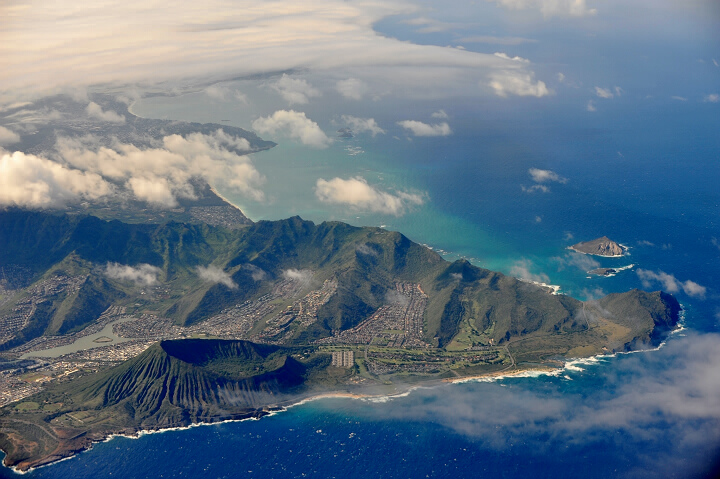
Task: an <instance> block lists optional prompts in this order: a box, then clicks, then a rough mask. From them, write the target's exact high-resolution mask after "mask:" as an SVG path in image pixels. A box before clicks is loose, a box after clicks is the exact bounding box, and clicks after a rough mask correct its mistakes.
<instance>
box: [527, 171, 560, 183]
mask: <svg viewBox="0 0 720 479" xmlns="http://www.w3.org/2000/svg"><path fill="white" fill-rule="evenodd" d="M528 174H529V175H530V177H531V178H532V180H533V181H534V182H535V183H547V182H555V183H567V182H568V179H567V178H563V177H562V176H560V175H558V174H557V173H555V172H554V171H552V170H541V169H539V168H530V169H529V170H528Z"/></svg>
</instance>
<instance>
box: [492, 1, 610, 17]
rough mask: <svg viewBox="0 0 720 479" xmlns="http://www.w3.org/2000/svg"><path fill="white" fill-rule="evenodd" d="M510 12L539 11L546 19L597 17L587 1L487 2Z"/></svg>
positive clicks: (595, 11)
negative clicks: (557, 17) (556, 17)
mask: <svg viewBox="0 0 720 479" xmlns="http://www.w3.org/2000/svg"><path fill="white" fill-rule="evenodd" d="M487 1H490V2H495V3H497V4H498V5H500V6H502V7H505V8H507V9H510V10H527V9H533V10H539V11H540V12H541V13H542V14H543V16H545V17H546V18H549V17H555V16H564V17H584V16H587V15H595V14H596V13H597V10H596V9H594V8H588V6H587V3H586V1H585V0H487Z"/></svg>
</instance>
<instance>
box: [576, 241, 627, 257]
mask: <svg viewBox="0 0 720 479" xmlns="http://www.w3.org/2000/svg"><path fill="white" fill-rule="evenodd" d="M570 249H571V250H573V251H576V252H578V253H584V254H592V255H596V256H608V257H612V258H616V257H620V256H624V255H625V252H626V248H625V247H623V246H622V245H620V244H618V243H616V242H615V241H613V240H611V239H610V238H608V237H607V236H603V237H601V238H597V239H594V240H592V241H584V242H581V243H577V244H574V245H572V246H570Z"/></svg>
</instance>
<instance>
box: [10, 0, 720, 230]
mask: <svg viewBox="0 0 720 479" xmlns="http://www.w3.org/2000/svg"><path fill="white" fill-rule="evenodd" d="M0 16H1V17H2V18H3V19H4V20H3V22H2V23H0V39H2V41H1V42H0V57H2V58H3V68H2V70H0V113H4V114H5V115H6V116H7V117H8V118H10V119H11V120H12V121H11V122H10V123H9V124H8V123H7V122H6V123H5V126H0V148H4V150H3V156H2V160H1V162H0V171H2V172H3V177H4V181H3V180H0V181H2V182H3V184H2V186H3V188H2V189H3V190H4V192H3V193H0V204H4V205H13V204H15V205H24V206H31V207H54V206H58V207H61V206H63V205H65V204H67V203H68V202H73V201H80V200H83V199H89V200H95V199H98V198H102V197H105V196H107V195H112V194H119V193H120V189H122V190H128V191H130V192H131V193H132V195H134V197H135V198H136V199H139V200H142V201H147V202H148V203H149V204H151V205H153V206H155V207H161V208H163V207H173V206H175V205H176V204H177V200H178V198H183V197H192V196H193V191H192V187H191V186H190V184H189V178H191V177H193V176H202V177H204V178H206V179H207V180H208V181H210V182H213V181H214V182H221V181H223V180H225V179H227V178H233V180H232V181H229V182H228V183H229V184H227V185H225V186H227V187H230V188H232V189H234V190H236V191H237V192H238V193H239V194H240V195H242V196H243V197H245V198H247V199H249V200H252V201H256V202H263V201H267V197H266V195H265V193H264V190H263V187H264V185H266V184H267V181H268V179H267V178H265V177H264V176H263V175H262V174H261V173H259V172H258V170H257V168H256V167H255V166H254V164H253V162H252V160H251V159H250V158H248V157H247V156H246V155H243V154H242V151H239V150H238V148H236V147H235V146H233V145H232V144H231V143H232V142H233V141H235V139H228V138H224V139H219V138H209V137H205V136H203V135H199V136H196V137H194V138H192V139H182V138H170V137H168V138H164V139H163V140H162V142H158V144H157V145H156V147H155V148H147V149H142V148H138V147H136V146H134V145H128V144H122V142H117V144H115V145H113V146H112V147H111V148H109V149H108V148H104V149H102V148H100V147H98V146H97V143H98V141H97V140H93V139H92V138H91V137H88V138H85V139H81V140H78V139H74V140H69V139H62V138H61V139H59V140H58V144H57V145H56V148H55V151H53V152H49V153H48V154H46V155H43V157H37V156H34V155H26V154H24V153H23V152H22V151H19V152H18V151H15V150H14V149H13V145H14V144H18V143H20V142H21V136H22V134H23V133H31V132H32V131H34V130H37V128H38V125H39V124H41V123H43V122H48V121H52V120H53V119H58V118H60V117H61V116H62V115H61V114H60V113H59V112H56V111H51V110H35V109H33V107H32V105H33V104H32V102H34V101H37V100H38V99H41V98H43V97H45V96H48V95H55V94H68V95H71V96H72V97H73V98H75V99H77V100H78V101H80V102H83V104H85V103H87V106H86V108H85V112H84V114H85V115H87V118H88V119H89V120H93V121H97V122H100V123H101V124H109V125H112V124H123V123H124V122H125V118H124V116H122V115H121V114H119V113H117V112H115V111H112V110H109V109H103V107H101V106H100V105H98V104H97V103H95V102H94V101H92V99H91V98H90V96H89V95H91V94H92V93H94V92H110V93H112V94H114V95H115V96H116V98H117V99H119V100H121V101H124V102H126V103H131V102H132V101H133V100H135V99H137V98H140V97H143V96H147V95H150V94H170V95H177V94H183V93H188V92H198V91H200V92H203V93H204V94H205V95H206V96H207V98H208V100H209V101H222V102H226V103H232V104H235V105H236V106H237V107H238V109H246V110H248V111H249V112H252V113H251V115H252V119H251V120H250V121H249V122H248V123H249V126H250V127H251V128H252V129H253V130H254V131H255V132H257V133H258V134H260V135H261V136H263V137H267V138H269V139H275V140H276V141H277V140H282V141H291V142H294V143H297V144H299V145H302V146H306V147H309V148H315V149H324V148H327V147H328V146H329V145H330V144H332V142H333V138H332V135H331V134H330V133H329V132H327V131H324V130H323V128H322V127H321V126H320V124H322V121H321V120H326V119H327V118H328V117H330V116H334V118H335V119H334V121H335V123H336V124H337V125H339V126H346V127H350V128H352V130H353V131H355V132H356V133H360V134H367V135H372V136H373V137H374V136H376V135H386V134H394V135H396V136H402V137H407V138H417V137H447V136H451V135H453V133H454V127H453V125H452V122H451V121H450V119H449V117H448V114H447V113H446V112H445V109H443V108H442V105H443V104H445V103H450V102H452V101H455V102H457V101H459V99H474V100H479V101H482V102H484V104H485V105H487V107H488V108H489V109H492V108H495V109H499V110H512V111H516V112H519V114H523V113H522V112H523V111H527V112H528V113H530V114H532V112H533V111H535V110H537V109H539V108H540V109H547V108H552V106H553V105H557V106H562V107H566V108H567V107H569V108H572V109H575V110H578V111H582V112H586V113H596V112H602V111H603V110H608V109H612V108H614V106H613V104H615V105H617V104H619V103H623V104H624V105H625V107H627V104H628V103H630V102H638V101H641V100H642V99H645V100H648V99H655V100H656V101H660V100H661V101H667V102H677V103H687V102H691V103H694V104H696V103H706V104H708V105H714V104H718V106H720V96H719V94H720V81H719V80H720V66H719V63H718V62H719V61H720V33H718V32H720V28H718V27H719V22H720V7H718V4H717V2H714V1H711V0H707V1H701V0H691V1H672V0H658V1H649V0H636V1H632V2H627V1H617V0H605V1H595V0H484V1H483V0H478V1H472V2H466V1H457V2H451V3H449V4H442V5H439V4H438V3H437V2H430V1H415V2H410V1H383V2H379V1H372V0H367V1H365V0H360V1H353V2H348V1H340V0H311V1H303V2H291V1H282V0H279V1H270V2H256V1H224V0H211V1H210V2H204V3H202V4H198V3H197V2H189V1H180V2H175V3H174V4H173V8H168V7H167V5H166V3H165V2H157V1H149V2H148V1H142V2H140V1H135V0H130V1H113V0H108V1H104V2H100V3H98V2H89V1H78V2H72V3H70V4H68V3H58V2H52V1H32V2H29V1H20V0H13V1H8V2H3V4H2V5H0ZM247 79H254V85H253V86H252V87H247ZM243 80H245V83H243ZM258 86H259V87H258ZM658 99H660V100H658ZM430 102H434V104H436V105H439V107H438V108H437V109H436V110H434V112H433V113H432V114H431V115H428V112H427V111H426V110H427V106H426V105H427V104H428V103H430ZM421 108H424V111H423V113H422V114H421V113H420V109H421ZM388 111H404V112H407V115H406V116H404V117H397V118H394V119H393V120H391V124H390V125H389V126H392V127H393V128H392V131H390V132H389V133H388V131H389V130H388V124H387V122H385V123H383V125H382V126H381V125H380V124H379V123H378V120H377V119H376V118H378V117H379V116H381V115H384V116H385V117H387V112H388ZM347 112H353V114H349V113H347ZM58 165H59V166H58ZM121 165H124V166H121ZM553 174H554V173H553ZM550 181H552V180H551V179H550ZM118 182H120V183H122V184H123V185H124V188H120V189H118V188H117V187H116V186H117V183H118ZM549 188H550V185H549V183H547V182H546V181H542V182H536V184H534V185H531V186H529V187H528V190H527V191H528V192H547V191H549ZM315 189H316V196H317V198H318V200H319V201H321V202H325V203H334V204H340V205H346V206H347V208H348V211H370V212H378V213H385V214H389V215H395V216H397V215H402V214H404V213H405V212H407V211H409V210H411V209H412V207H413V205H420V204H423V203H424V202H425V200H426V199H425V198H424V197H423V193H422V192H413V191H399V192H392V191H389V190H387V189H386V190H380V189H378V188H377V187H374V186H373V185H371V184H369V183H368V182H367V180H366V179H365V178H362V177H345V178H341V177H336V178H319V179H318V181H317V184H316V188H315Z"/></svg>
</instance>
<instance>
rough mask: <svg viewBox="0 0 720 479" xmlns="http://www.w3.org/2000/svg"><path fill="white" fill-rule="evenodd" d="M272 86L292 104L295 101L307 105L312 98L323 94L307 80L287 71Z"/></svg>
mask: <svg viewBox="0 0 720 479" xmlns="http://www.w3.org/2000/svg"><path fill="white" fill-rule="evenodd" d="M270 86H271V87H272V89H273V90H275V91H277V92H278V93H280V95H281V96H282V97H283V98H284V99H285V101H287V102H288V103H289V104H291V105H292V104H294V103H297V104H299V105H305V104H307V103H310V98H317V97H319V96H322V93H320V90H318V89H317V88H315V87H313V86H312V85H311V84H310V83H308V81H307V80H304V79H298V78H293V77H291V76H288V74H287V73H283V75H282V77H280V79H279V80H278V81H276V82H274V83H272V84H271V85H270Z"/></svg>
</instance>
